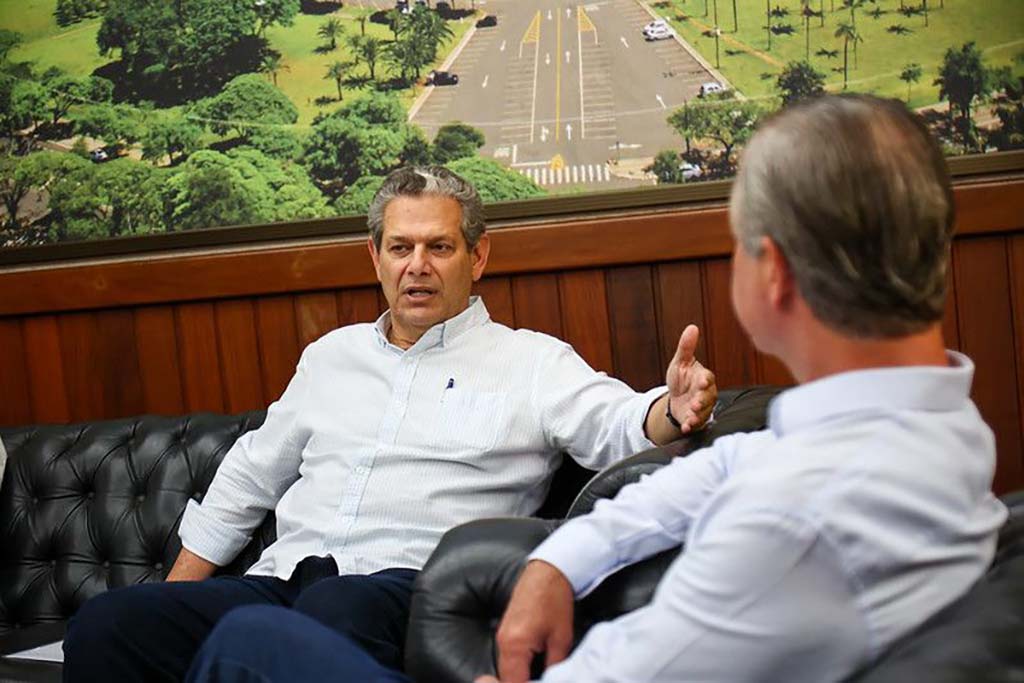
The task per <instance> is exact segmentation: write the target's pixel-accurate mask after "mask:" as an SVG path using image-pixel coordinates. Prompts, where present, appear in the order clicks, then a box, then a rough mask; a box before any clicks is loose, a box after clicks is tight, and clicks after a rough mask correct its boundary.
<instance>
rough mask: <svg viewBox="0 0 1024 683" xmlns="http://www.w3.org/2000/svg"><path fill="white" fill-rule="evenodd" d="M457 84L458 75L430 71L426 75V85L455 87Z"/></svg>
mask: <svg viewBox="0 0 1024 683" xmlns="http://www.w3.org/2000/svg"><path fill="white" fill-rule="evenodd" d="M458 82H459V75H458V74H453V73H452V72H451V71H437V70H434V71H431V72H430V73H429V74H427V85H455V84H456V83H458Z"/></svg>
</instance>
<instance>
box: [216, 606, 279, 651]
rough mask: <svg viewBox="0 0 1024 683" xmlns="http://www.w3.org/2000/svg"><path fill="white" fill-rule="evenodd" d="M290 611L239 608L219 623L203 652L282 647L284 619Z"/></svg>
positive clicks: (226, 615)
mask: <svg viewBox="0 0 1024 683" xmlns="http://www.w3.org/2000/svg"><path fill="white" fill-rule="evenodd" d="M287 614H288V610H287V609H285V608H284V607H273V606H269V605H250V606H246V607H236V608H235V609H233V610H231V611H230V612H228V613H227V614H225V615H224V617H223V618H222V619H221V620H220V621H218V622H217V625H216V626H215V627H214V629H213V631H212V632H211V633H210V636H209V637H208V638H207V639H206V643H205V644H204V645H203V648H204V649H215V650H219V651H224V650H239V649H241V650H242V651H245V650H259V649H261V648H262V647H264V646H265V645H270V646H273V647H280V646H281V639H282V634H287V633H288V630H287V629H283V628H282V623H283V622H282V619H283V618H286V616H287Z"/></svg>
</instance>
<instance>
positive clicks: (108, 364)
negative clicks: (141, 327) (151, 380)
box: [58, 309, 145, 421]
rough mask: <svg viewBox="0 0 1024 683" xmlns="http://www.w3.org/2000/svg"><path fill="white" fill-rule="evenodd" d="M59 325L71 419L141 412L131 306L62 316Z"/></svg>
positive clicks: (142, 408) (91, 418) (136, 351)
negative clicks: (129, 308) (129, 307)
mask: <svg viewBox="0 0 1024 683" xmlns="http://www.w3.org/2000/svg"><path fill="white" fill-rule="evenodd" d="M58 327H59V328H60V334H61V356H62V362H63V366H64V379H65V381H66V383H67V397H68V409H69V413H70V416H71V419H72V420H75V421H78V420H98V419H108V418H114V417H121V416H125V415H135V414H138V413H142V412H145V400H144V398H143V390H142V382H141V378H140V373H139V356H138V353H139V352H138V345H137V343H136V339H135V316H134V315H133V314H132V311H131V310H128V309H121V310H105V311H96V312H90V313H72V314H68V315H63V316H61V317H60V319H59V322H58Z"/></svg>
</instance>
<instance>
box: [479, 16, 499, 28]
mask: <svg viewBox="0 0 1024 683" xmlns="http://www.w3.org/2000/svg"><path fill="white" fill-rule="evenodd" d="M497 25H498V17H496V16H494V15H493V14H488V15H487V16H486V17H484V18H482V19H481V20H480V21H478V22H476V27H477V28H486V27H488V26H497Z"/></svg>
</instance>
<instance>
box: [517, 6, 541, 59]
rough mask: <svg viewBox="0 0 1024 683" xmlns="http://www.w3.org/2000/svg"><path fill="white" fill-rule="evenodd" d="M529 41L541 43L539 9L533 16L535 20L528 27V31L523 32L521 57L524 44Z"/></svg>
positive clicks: (520, 44)
mask: <svg viewBox="0 0 1024 683" xmlns="http://www.w3.org/2000/svg"><path fill="white" fill-rule="evenodd" d="M527 43H537V44H540V10H537V14H535V15H534V16H533V21H531V22H530V25H529V26H528V27H527V28H526V33H524V34H523V39H522V40H520V41H519V57H520V58H522V56H523V45H526V44H527Z"/></svg>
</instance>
